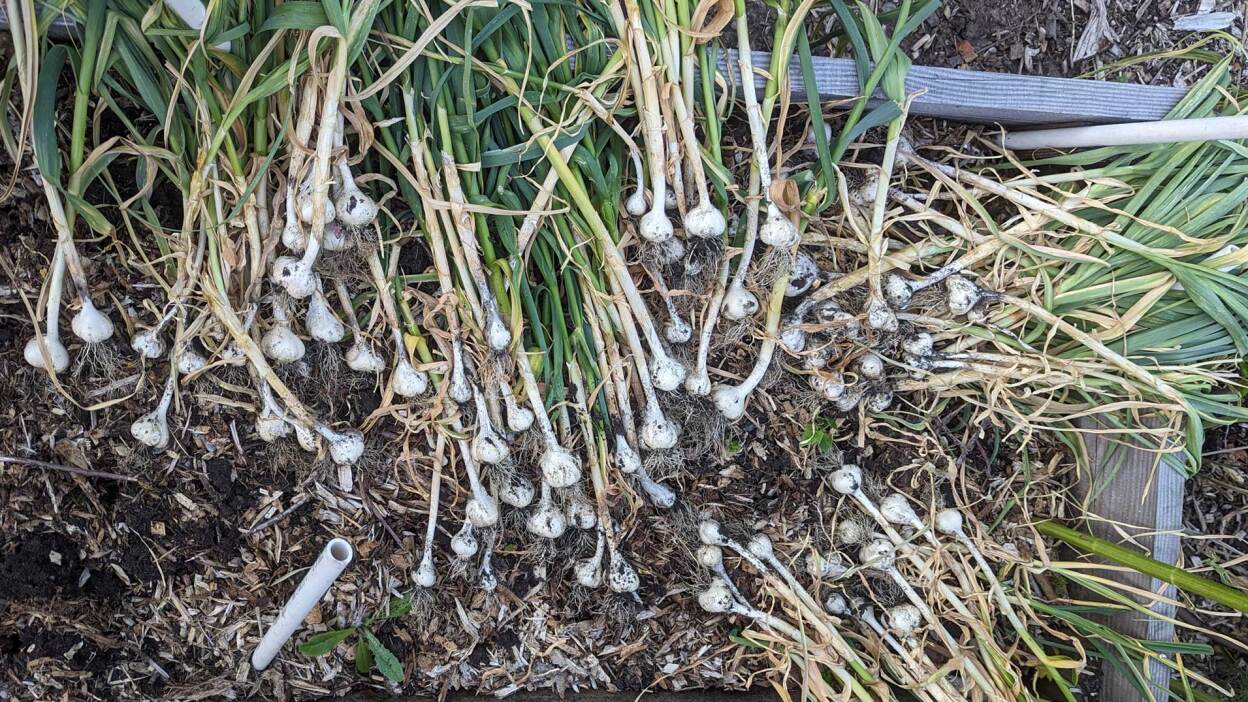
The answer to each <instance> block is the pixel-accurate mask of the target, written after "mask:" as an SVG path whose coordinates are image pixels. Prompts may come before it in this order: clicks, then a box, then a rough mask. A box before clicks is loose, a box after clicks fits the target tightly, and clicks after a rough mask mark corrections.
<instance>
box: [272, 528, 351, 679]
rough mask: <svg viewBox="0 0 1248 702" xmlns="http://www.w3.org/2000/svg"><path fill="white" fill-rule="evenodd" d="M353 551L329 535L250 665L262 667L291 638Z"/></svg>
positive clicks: (339, 573)
mask: <svg viewBox="0 0 1248 702" xmlns="http://www.w3.org/2000/svg"><path fill="white" fill-rule="evenodd" d="M353 555H354V551H353V550H352V549H351V544H349V543H347V542H346V540H344V539H330V541H329V543H327V544H325V548H324V549H322V550H321V555H320V556H318V557H317V559H316V562H315V563H313V564H312V568H311V569H309V570H308V572H307V574H306V575H304V576H303V580H302V581H301V582H300V583H299V587H297V588H295V593H294V594H293V595H291V596H290V599H289V600H287V601H286V605H285V606H284V607H282V612H281V614H278V615H277V619H275V620H274V621H273V625H272V626H270V627H269V630H268V631H266V632H265V634H264V638H262V639H260V644H259V645H258V646H256V650H255V651H253V652H252V654H251V667H252V668H254V669H256V670H264V669H265V668H267V667H268V666H269V663H272V662H273V658H274V656H276V655H277V652H278V651H280V650H281V648H282V646H283V645H285V644H286V642H287V641H289V640H290V637H291V635H292V634H294V633H295V629H298V628H299V625H300V624H303V620H304V618H305V617H307V616H308V612H311V611H312V608H313V607H315V606H316V603H317V602H320V601H321V597H322V596H323V595H324V594H325V593H326V592H327V591H328V590H329V587H330V586H331V585H333V584H334V581H335V580H337V579H338V576H339V575H341V574H342V571H343V569H344V568H346V567H347V565H348V564H349V563H351V558H352V557H353Z"/></svg>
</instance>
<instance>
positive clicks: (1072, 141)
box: [1003, 116, 1248, 151]
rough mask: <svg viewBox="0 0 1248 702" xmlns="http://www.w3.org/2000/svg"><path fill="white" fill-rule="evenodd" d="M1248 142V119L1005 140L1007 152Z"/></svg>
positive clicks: (1073, 130) (1051, 132)
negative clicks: (1208, 142)
mask: <svg viewBox="0 0 1248 702" xmlns="http://www.w3.org/2000/svg"><path fill="white" fill-rule="evenodd" d="M1219 139H1248V117H1246V116H1235V117H1201V118H1199V119H1170V120H1162V121H1160V122H1135V123H1132V124H1103V125H1098V126H1094V127H1067V128H1065V129H1040V130H1036V131H1030V132H1012V133H1010V134H1006V135H1005V139H1004V140H1003V143H1004V146H1005V148H1007V149H1011V150H1014V151H1028V150H1031V149H1077V148H1082V147H1093V146H1130V145H1135V144H1173V143H1177V142H1182V141H1214V140H1219Z"/></svg>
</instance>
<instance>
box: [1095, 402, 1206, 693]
mask: <svg viewBox="0 0 1248 702" xmlns="http://www.w3.org/2000/svg"><path fill="white" fill-rule="evenodd" d="M1079 426H1080V428H1082V429H1085V430H1088V431H1095V430H1096V429H1097V428H1098V426H1097V424H1096V420H1095V419H1087V420H1083V421H1081V422H1080V423H1079ZM1120 441H1121V437H1119V438H1118V439H1117V440H1115V439H1114V438H1112V437H1110V436H1108V435H1104V434H1091V433H1089V434H1084V445H1085V446H1086V447H1087V449H1088V459H1089V462H1090V463H1091V464H1092V465H1093V466H1094V470H1095V474H1093V475H1084V476H1080V480H1079V482H1078V483H1077V484H1076V485H1075V495H1076V496H1077V497H1078V499H1079V500H1080V501H1081V502H1082V503H1083V504H1084V506H1085V509H1086V512H1087V515H1088V517H1087V523H1086V525H1085V528H1086V529H1087V530H1088V531H1090V532H1091V533H1092V534H1094V535H1096V536H1098V537H1100V538H1102V539H1106V540H1108V541H1112V542H1114V543H1119V544H1123V545H1125V546H1128V547H1134V548H1138V549H1143V550H1144V551H1147V552H1148V553H1149V555H1151V556H1152V557H1153V558H1155V559H1156V560H1159V561H1162V562H1163V563H1170V564H1173V565H1177V564H1178V560H1179V537H1178V534H1177V532H1178V530H1179V529H1180V528H1181V527H1182V515H1183V487H1184V485H1183V483H1184V477H1183V471H1182V460H1183V459H1182V457H1181V455H1179V454H1175V453H1165V454H1158V453H1155V452H1152V451H1146V450H1143V449H1139V448H1132V447H1128V446H1124V445H1122V444H1121V443H1119V442H1120ZM1161 532H1167V533H1161ZM1100 574H1101V575H1104V576H1107V577H1109V578H1112V579H1113V580H1116V581H1118V582H1121V583H1124V584H1126V585H1129V586H1131V587H1135V588H1139V589H1141V590H1148V591H1150V592H1154V593H1161V594H1166V595H1168V596H1171V597H1173V596H1174V594H1175V593H1174V587H1173V586H1171V585H1167V584H1165V583H1163V582H1161V581H1159V580H1157V579H1155V578H1149V577H1147V576H1144V575H1142V574H1140V573H1135V572H1122V571H1117V570H1114V571H1104V572H1101V573H1100ZM1152 609H1153V611H1154V612H1156V613H1157V614H1159V615H1161V616H1164V617H1174V615H1175V611H1174V607H1173V606H1171V605H1164V604H1158V605H1154V606H1153V608H1152ZM1107 624H1109V626H1110V627H1112V628H1113V629H1115V630H1116V631H1120V632H1122V633H1124V634H1129V635H1131V636H1134V637H1137V638H1143V639H1149V640H1153V641H1171V640H1173V638H1174V626H1173V625H1172V624H1169V623H1167V622H1163V621H1160V620H1159V619H1157V618H1156V617H1149V616H1143V615H1141V614H1139V613H1137V612H1123V613H1119V614H1116V615H1114V616H1113V617H1110V618H1109V619H1108V621H1107ZM1170 672H1171V671H1170V669H1169V668H1167V667H1166V666H1164V665H1161V664H1160V663H1158V662H1156V661H1151V662H1150V668H1149V679H1150V681H1151V683H1152V685H1153V686H1154V687H1155V688H1157V689H1156V690H1154V693H1153V694H1154V695H1155V696H1156V697H1157V699H1165V693H1164V690H1166V689H1167V688H1168V686H1169V684H1170ZM1100 689H1101V697H1100V698H1101V699H1102V700H1106V701H1107V702H1113V701H1116V700H1139V699H1142V697H1141V695H1140V694H1139V692H1138V691H1136V689H1135V687H1134V686H1133V685H1132V684H1131V681H1130V680H1129V679H1127V677H1126V676H1124V675H1122V674H1121V673H1119V672H1118V671H1117V670H1115V669H1113V668H1112V667H1110V666H1103V667H1102V668H1101V680H1100Z"/></svg>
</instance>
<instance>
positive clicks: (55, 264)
mask: <svg viewBox="0 0 1248 702" xmlns="http://www.w3.org/2000/svg"><path fill="white" fill-rule="evenodd" d="M64 279H65V253H64V249H62V248H61V245H60V244H59V243H58V244H57V246H56V251H55V252H54V253H53V256H52V277H51V280H50V281H49V283H48V301H47V306H46V309H45V311H44V317H45V324H46V328H47V332H46V333H45V334H43V335H42V336H40V335H39V333H38V331H36V332H35V336H34V337H32V338H31V339H30V340H29V341H27V342H26V347H25V348H24V349H22V356H23V358H25V359H26V362H27V363H29V364H30V365H32V366H34V367H35V368H43V369H45V370H48V371H49V372H56V373H60V372H63V371H64V370H65V369H66V368H69V351H68V350H66V349H65V345H64V344H62V343H61V329H60V319H59V318H60V314H61V286H62V285H63V284H64V283H63V281H64ZM36 326H38V325H36Z"/></svg>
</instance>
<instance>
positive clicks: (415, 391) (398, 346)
mask: <svg viewBox="0 0 1248 702" xmlns="http://www.w3.org/2000/svg"><path fill="white" fill-rule="evenodd" d="M428 388H429V377H428V376H427V375H425V373H424V371H420V370H416V368H415V367H414V366H412V364H411V362H410V361H408V360H407V348H406V347H405V346H404V344H403V332H401V331H399V330H398V329H397V328H396V329H394V370H393V371H392V372H391V373H390V389H391V390H393V391H394V394H396V395H398V396H399V397H416V396H418V395H422V394H424V392H425V390H427V389H428Z"/></svg>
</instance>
